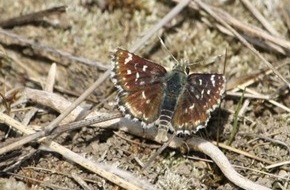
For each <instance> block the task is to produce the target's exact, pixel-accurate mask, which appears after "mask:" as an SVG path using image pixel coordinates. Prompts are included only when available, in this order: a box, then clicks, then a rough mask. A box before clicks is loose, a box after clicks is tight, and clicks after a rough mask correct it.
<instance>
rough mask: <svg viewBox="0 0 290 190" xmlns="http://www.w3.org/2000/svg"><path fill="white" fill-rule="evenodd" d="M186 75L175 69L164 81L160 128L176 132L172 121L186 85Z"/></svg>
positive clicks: (159, 120)
mask: <svg viewBox="0 0 290 190" xmlns="http://www.w3.org/2000/svg"><path fill="white" fill-rule="evenodd" d="M186 78H187V76H186V74H185V73H184V72H182V71H180V70H177V69H174V70H172V71H171V72H169V73H167V76H166V77H165V80H164V86H165V89H164V96H163V101H162V104H161V109H160V116H159V119H158V125H159V127H163V128H166V129H168V128H169V129H170V130H174V129H173V128H172V127H174V126H171V120H172V117H173V114H174V110H175V107H176V105H177V102H178V98H179V96H180V94H182V92H183V91H184V87H185V84H186Z"/></svg>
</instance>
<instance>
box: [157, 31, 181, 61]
mask: <svg viewBox="0 0 290 190" xmlns="http://www.w3.org/2000/svg"><path fill="white" fill-rule="evenodd" d="M158 38H159V41H160V43H161V45H162V47H163V50H164V51H165V52H166V53H168V54H169V55H170V57H171V58H172V59H174V61H175V62H176V64H177V63H179V62H178V60H177V59H176V58H175V57H174V56H173V55H172V53H171V52H170V51H169V49H168V48H167V47H166V45H165V43H164V41H163V40H162V38H161V37H160V36H159V37H158Z"/></svg>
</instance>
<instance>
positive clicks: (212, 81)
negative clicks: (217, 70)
mask: <svg viewBox="0 0 290 190" xmlns="http://www.w3.org/2000/svg"><path fill="white" fill-rule="evenodd" d="M214 77H215V75H211V77H210V80H211V83H212V86H215V80H214Z"/></svg>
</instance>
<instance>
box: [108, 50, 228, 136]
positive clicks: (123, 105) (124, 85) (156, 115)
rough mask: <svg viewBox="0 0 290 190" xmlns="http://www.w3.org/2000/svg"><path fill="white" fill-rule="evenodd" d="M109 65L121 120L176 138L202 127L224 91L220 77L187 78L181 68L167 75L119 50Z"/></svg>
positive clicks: (200, 76) (181, 66)
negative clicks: (123, 116) (172, 135)
mask: <svg viewBox="0 0 290 190" xmlns="http://www.w3.org/2000/svg"><path fill="white" fill-rule="evenodd" d="M112 64H113V66H114V68H113V71H112V74H111V79H112V82H113V83H114V85H115V86H116V88H117V89H118V103H119V109H120V111H121V112H122V113H123V114H124V115H125V117H127V118H131V119H133V120H135V121H141V123H142V124H143V126H145V127H151V126H153V125H156V126H157V127H158V128H164V129H166V131H168V130H170V131H171V132H176V134H180V133H181V134H186V135H188V134H190V133H192V132H193V133H195V132H197V131H198V130H199V129H201V128H204V127H206V125H207V122H208V120H209V118H210V113H211V112H212V111H213V110H214V109H215V108H216V107H217V106H218V105H219V103H220V100H221V97H222V94H223V93H224V89H225V82H226V80H225V77H224V75H222V74H209V73H191V74H190V73H189V72H188V68H187V67H186V66H185V65H184V64H176V65H175V66H174V67H173V68H172V70H170V71H167V70H166V69H165V68H164V67H163V66H161V65H159V64H157V63H154V62H152V61H150V60H147V59H144V58H142V57H139V56H137V55H135V54H133V53H130V52H129V51H127V50H123V49H117V50H116V51H115V52H114V54H113V56H112Z"/></svg>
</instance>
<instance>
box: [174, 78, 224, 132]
mask: <svg viewBox="0 0 290 190" xmlns="http://www.w3.org/2000/svg"><path fill="white" fill-rule="evenodd" d="M224 85H225V78H224V76H223V75H221V74H196V73H194V74H191V75H189V76H188V77H187V83H186V85H185V88H184V91H183V93H182V94H181V95H180V96H179V99H178V102H177V106H176V109H175V112H174V115H173V118H172V124H173V126H175V127H176V130H179V131H193V132H196V131H197V130H198V129H199V128H202V127H204V126H206V124H207V121H208V119H209V118H210V112H211V111H212V110H213V109H215V108H216V107H217V105H218V104H219V101H220V99H221V95H222V93H223V91H224Z"/></svg>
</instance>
